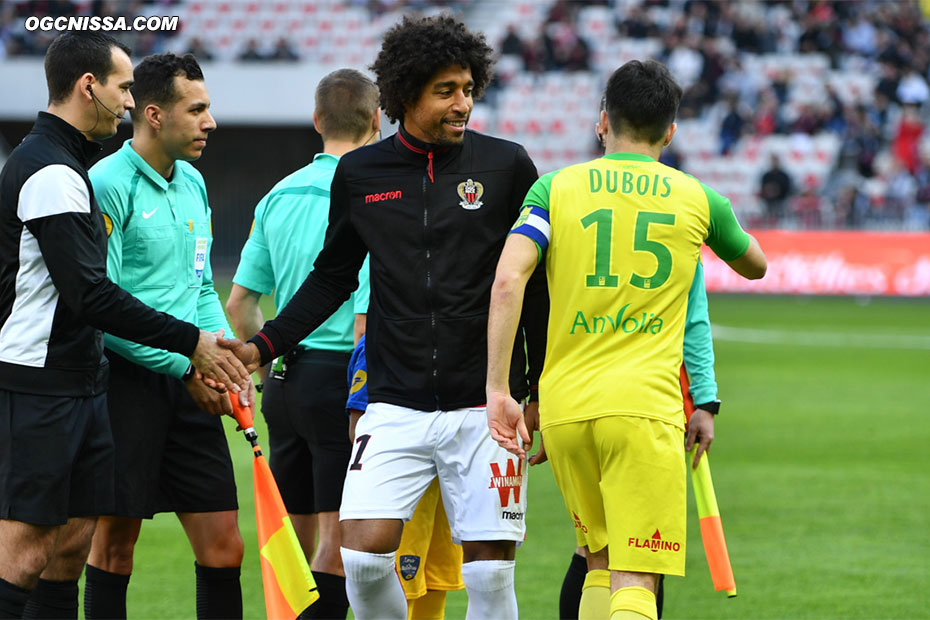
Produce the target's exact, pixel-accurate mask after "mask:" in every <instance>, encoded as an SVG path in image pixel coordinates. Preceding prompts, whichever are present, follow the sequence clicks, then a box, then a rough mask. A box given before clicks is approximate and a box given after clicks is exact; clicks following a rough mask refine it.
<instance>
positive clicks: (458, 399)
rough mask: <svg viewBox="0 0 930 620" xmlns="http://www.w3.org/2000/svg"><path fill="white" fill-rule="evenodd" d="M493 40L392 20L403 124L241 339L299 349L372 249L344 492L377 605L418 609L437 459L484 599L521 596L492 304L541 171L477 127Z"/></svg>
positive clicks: (539, 340) (338, 184) (387, 67)
mask: <svg viewBox="0 0 930 620" xmlns="http://www.w3.org/2000/svg"><path fill="white" fill-rule="evenodd" d="M491 53H492V52H491V50H490V48H489V47H488V46H487V45H486V43H485V41H484V37H483V36H481V35H476V34H473V33H471V32H469V31H468V30H467V29H466V28H465V26H464V25H462V24H461V23H459V22H457V21H456V20H454V19H453V18H451V17H448V16H443V17H436V18H427V19H421V20H409V19H405V20H404V21H403V22H402V23H401V24H400V25H398V26H395V27H394V28H393V29H391V30H390V31H389V32H388V33H387V35H386V36H385V40H384V42H383V44H382V48H381V52H380V54H379V56H378V59H377V60H376V62H375V64H374V65H373V69H374V71H375V73H376V74H377V82H378V87H379V89H380V91H381V104H382V107H383V108H384V110H385V112H386V114H387V115H388V117H390V118H391V119H392V120H394V119H397V120H400V121H401V126H400V128H399V130H398V132H397V133H396V134H395V135H393V136H392V137H390V138H387V139H385V140H382V141H381V142H379V143H377V144H374V145H372V146H369V147H364V148H361V149H358V150H356V151H353V152H351V153H348V154H346V155H344V156H343V157H342V159H341V160H340V162H339V165H338V167H337V169H336V174H335V178H334V180H333V185H332V195H331V212H330V224H329V229H328V231H327V235H326V244H325V246H324V248H323V250H322V252H321V253H320V255H319V257H318V258H317V261H316V263H315V265H314V270H313V272H311V274H310V275H309V277H308V278H307V280H306V282H305V283H304V284H303V286H302V287H301V288H300V289H299V290H298V292H297V294H296V295H295V296H294V298H293V299H292V300H291V302H290V303H289V304H288V305H287V307H286V308H285V309H284V310H283V311H282V312H281V313H280V314H279V315H278V317H277V318H276V319H274V320H273V321H270V322H268V323H266V324H265V326H264V328H263V329H262V330H261V331H260V332H259V333H258V334H257V335H256V336H255V337H253V338H252V339H250V340H249V344H248V345H238V344H235V343H234V344H232V345H231V346H234V347H237V349H236V350H237V354H239V355H240V358H241V359H243V361H244V362H246V363H247V366H248V365H249V363H250V362H251V365H252V366H256V365H257V363H258V362H259V361H260V362H261V363H262V364H265V363H267V362H268V361H270V360H271V359H272V358H274V357H276V356H278V355H282V354H284V353H285V352H287V350H288V349H289V348H290V347H291V346H293V345H294V344H295V343H296V342H298V341H299V340H300V339H301V338H303V337H304V335H305V334H307V333H309V332H310V331H311V330H312V329H314V328H315V327H316V326H317V325H319V324H320V323H321V322H322V321H323V320H324V319H325V318H326V317H327V316H329V314H330V313H331V312H333V311H334V310H335V309H336V308H337V307H338V306H339V305H340V304H341V303H342V302H343V301H344V300H345V299H346V298H347V297H348V296H349V294H350V293H351V291H352V290H354V288H355V287H356V285H357V283H356V275H355V274H356V273H357V272H358V269H359V267H360V266H361V264H362V261H363V259H364V258H365V254H366V252H370V256H371V260H370V267H371V301H370V305H369V314H368V331H367V341H368V345H367V348H368V373H369V374H368V390H369V396H370V402H371V405H370V406H369V409H368V412H367V413H366V414H365V415H364V416H363V417H362V418H361V420H360V421H359V422H358V427H357V428H356V435H355V436H356V448H355V452H354V455H353V460H352V462H351V464H350V466H349V472H348V475H347V477H346V486H345V489H344V492H343V498H342V507H341V509H340V519H341V521H342V540H343V549H342V557H343V563H344V566H345V572H346V589H347V593H348V595H349V601H350V604H351V606H352V609H353V612H354V613H355V616H356V618H360V619H361V620H364V619H365V618H371V617H379V618H385V617H397V618H401V617H406V613H407V612H406V605H405V600H404V594H403V591H402V589H401V587H400V584H399V583H398V582H397V578H396V576H395V575H394V559H393V557H394V551H395V550H396V549H397V545H398V542H399V539H400V533H401V528H402V521H406V520H408V519H409V518H410V515H411V514H412V511H413V507H414V506H415V504H416V502H417V501H418V500H419V498H420V496H421V495H422V494H423V491H425V489H426V487H427V486H428V485H429V483H430V482H431V481H432V479H433V478H435V477H437V476H438V477H439V481H440V488H441V489H442V494H443V499H444V500H445V503H446V508H447V511H448V513H449V518H450V521H451V525H452V533H453V538H455V539H456V540H457V541H458V540H461V541H462V543H463V550H464V561H465V563H464V565H463V569H462V574H463V580H464V582H465V585H466V588H467V590H468V595H469V616H470V617H471V616H474V617H482V618H512V617H516V614H517V606H516V598H515V596H514V590H513V557H514V543H515V542H517V541H520V540H522V539H523V535H524V527H523V525H524V513H525V505H526V493H525V478H526V472H525V470H524V467H525V464H524V463H521V462H517V461H516V460H514V459H512V458H510V457H509V455H507V454H506V453H501V452H499V450H498V448H499V447H498V446H496V443H495V442H494V441H493V440H491V439H490V435H489V434H488V430H487V420H486V416H485V412H484V403H485V402H486V399H485V375H486V364H487V317H488V308H489V303H490V291H491V284H492V281H493V279H494V271H495V267H496V262H497V259H498V257H499V255H500V251H501V249H502V248H503V244H504V240H505V238H506V236H507V233H508V231H509V230H510V228H511V226H512V225H513V223H514V222H515V221H516V220H517V218H518V215H519V210H520V206H521V204H522V200H523V198H524V196H525V195H526V192H527V190H528V188H529V187H530V185H531V184H532V183H533V182H534V181H535V179H536V178H537V173H536V168H535V167H534V165H533V163H532V161H531V160H530V158H529V156H528V155H527V154H526V151H525V150H524V149H523V147H521V146H520V145H518V144H514V143H512V142H507V141H505V140H500V139H497V138H492V137H489V136H485V135H481V134H478V133H474V132H471V131H466V130H465V125H466V123H467V120H468V116H469V114H470V113H471V109H472V106H473V103H472V98H473V96H479V95H480V94H481V92H482V91H483V89H484V87H485V86H486V85H487V83H488V79H489V77H490V68H491V61H490V58H491ZM541 275H542V274H540V276H541ZM536 282H537V287H536V288H535V289H534V290H532V291H530V292H529V293H528V295H527V298H526V304H525V306H524V310H525V311H524V315H523V318H524V326H525V331H526V334H527V336H528V338H529V343H528V345H529V352H530V357H531V360H530V361H531V364H530V366H531V372H530V381H531V382H532V383H535V380H536V378H537V377H538V372H539V369H540V367H541V362H542V356H543V353H544V348H545V342H544V341H545V323H546V314H547V311H548V299H547V297H546V291H545V281H544V278H543V277H539V278H537V280H536ZM523 350H524V349H523V342H522V339H521V338H518V340H517V342H516V343H515V353H516V355H515V356H514V367H513V372H512V378H513V383H512V387H513V392H514V395H515V396H516V397H517V398H522V397H524V396H526V395H527V393H528V391H529V387H530V386H529V385H528V383H527V379H526V367H525V363H526V358H525V357H524V355H523ZM477 425H484V428H478V426H477ZM492 444H493V445H492ZM521 491H522V493H521Z"/></svg>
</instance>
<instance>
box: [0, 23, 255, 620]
mask: <svg viewBox="0 0 930 620" xmlns="http://www.w3.org/2000/svg"><path fill="white" fill-rule="evenodd" d="M45 73H46V78H47V80H48V88H49V106H48V112H47V113H45V112H40V113H39V117H38V119H37V120H36V123H35V125H34V126H33V129H32V131H31V132H30V134H29V135H28V136H27V137H26V138H25V139H24V140H23V142H22V144H20V145H19V146H18V147H17V148H16V149H14V151H13V153H12V154H11V155H10V158H9V160H8V161H7V163H6V165H5V167H4V169H3V172H2V174H0V428H3V429H4V433H2V434H0V618H19V617H21V616H25V617H46V618H52V617H54V618H68V617H70V618H77V580H78V578H79V577H80V574H81V570H82V569H83V566H84V560H85V558H86V555H87V550H88V547H89V545H90V539H91V536H92V534H93V530H94V525H95V523H96V515H98V514H101V513H106V512H109V511H112V510H113V481H114V471H113V467H114V463H113V442H112V437H111V434H110V425H109V420H108V418H107V411H106V395H105V391H106V385H107V377H108V367H107V363H106V360H105V358H103V334H102V332H101V330H104V331H107V332H110V333H112V334H115V335H117V336H120V337H122V338H126V339H129V340H133V341H135V342H139V343H142V344H146V345H149V346H153V347H158V348H163V349H167V350H170V351H174V352H178V353H181V354H183V355H186V356H188V357H190V358H191V360H192V362H193V364H194V365H195V366H196V367H197V368H198V369H199V370H200V371H201V372H202V373H203V374H204V375H206V376H209V377H211V378H215V379H216V380H218V381H219V382H221V383H224V384H225V385H226V386H228V387H229V388H231V389H232V390H234V391H239V389H240V388H239V385H242V386H245V385H247V383H248V380H249V378H248V374H247V373H246V372H245V370H244V368H243V367H242V365H241V364H240V363H239V362H238V361H237V360H234V359H232V358H231V356H230V355H229V354H228V353H227V352H226V351H224V350H222V349H220V348H219V347H217V345H216V338H215V336H214V335H213V334H212V333H210V332H206V331H201V330H198V328H197V327H195V326H194V325H191V324H189V323H184V322H182V321H178V320H177V319H175V318H173V317H171V316H169V315H167V314H164V313H160V312H156V311H155V310H152V309H151V308H149V307H148V306H146V305H144V304H142V303H141V302H139V301H138V300H136V299H135V298H134V297H132V296H131V295H129V294H128V293H127V292H125V291H124V290H122V289H121V288H119V287H118V286H116V285H115V284H113V283H112V282H111V281H110V280H108V279H107V274H106V248H107V238H106V232H105V229H104V222H103V218H102V216H101V214H100V210H99V209H98V207H97V204H96V202H95V200H94V194H93V189H92V187H91V184H90V180H89V179H88V177H87V166H88V164H89V160H90V159H91V158H92V157H94V155H96V154H97V153H98V152H99V151H100V148H101V147H100V145H99V144H97V143H96V142H94V140H100V139H105V138H108V137H110V136H112V135H114V134H115V133H116V127H117V125H118V124H119V121H120V118H121V117H122V116H123V114H124V112H125V111H126V110H128V109H131V108H132V107H133V100H132V95H130V93H129V87H130V86H131V85H132V64H131V62H130V60H129V49H128V48H126V47H125V46H123V45H121V44H120V43H118V42H117V41H116V40H115V39H113V38H111V37H109V36H107V35H104V34H102V33H96V32H93V33H84V32H80V33H77V32H72V33H65V34H63V35H61V36H59V37H58V38H57V39H55V41H53V42H52V44H51V46H50V47H49V49H48V52H47V53H46V56H45ZM53 556H54V557H53ZM40 576H41V578H40ZM30 592H32V596H31V597H30ZM27 599H29V600H28V604H27Z"/></svg>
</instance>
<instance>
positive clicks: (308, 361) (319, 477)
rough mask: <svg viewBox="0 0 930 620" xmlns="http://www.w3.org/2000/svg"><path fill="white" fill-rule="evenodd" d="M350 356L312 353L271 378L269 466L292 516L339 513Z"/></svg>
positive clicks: (267, 393) (348, 449) (265, 397)
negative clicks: (282, 373)
mask: <svg viewBox="0 0 930 620" xmlns="http://www.w3.org/2000/svg"><path fill="white" fill-rule="evenodd" d="M350 357H351V355H350V354H348V353H340V352H338V351H321V350H309V351H304V352H303V353H301V354H299V355H298V356H297V358H296V359H295V360H294V361H292V362H290V363H289V364H288V367H287V374H286V377H285V378H284V379H274V378H272V377H270V376H269V377H268V379H267V380H266V381H265V389H264V391H263V392H262V413H264V415H265V421H266V422H267V423H268V448H269V450H268V461H269V465H270V466H271V471H272V473H273V474H274V477H275V481H277V483H278V489H280V491H281V497H282V498H283V499H284V505H285V506H286V507H287V511H288V512H290V513H292V514H312V513H316V512H331V511H337V510H339V504H340V503H341V502H342V486H343V483H344V482H345V476H346V468H347V467H348V466H349V457H350V456H351V453H352V445H351V444H350V443H349V418H348V415H347V414H346V399H348V397H349V388H348V379H347V378H346V373H347V372H348V368H349V358H350Z"/></svg>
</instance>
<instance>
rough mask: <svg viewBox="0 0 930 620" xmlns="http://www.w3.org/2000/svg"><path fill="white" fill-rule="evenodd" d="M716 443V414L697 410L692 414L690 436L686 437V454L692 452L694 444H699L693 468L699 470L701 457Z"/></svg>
mask: <svg viewBox="0 0 930 620" xmlns="http://www.w3.org/2000/svg"><path fill="white" fill-rule="evenodd" d="M713 441H714V414H712V413H711V412H709V411H704V410H703V409H695V410H694V413H692V414H691V421H690V422H688V434H687V436H686V437H685V452H691V448H693V447H694V443H695V442H697V444H698V448H697V450H696V451H695V452H694V462H693V463H691V467H692V468H694V469H697V466H698V462H699V461H700V460H701V455H702V454H704V453H705V452H708V451H709V450H710V444H711V443H712V442H713Z"/></svg>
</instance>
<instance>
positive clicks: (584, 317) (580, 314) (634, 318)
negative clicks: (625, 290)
mask: <svg viewBox="0 0 930 620" xmlns="http://www.w3.org/2000/svg"><path fill="white" fill-rule="evenodd" d="M629 307H630V304H625V305H624V306H623V307H622V308H620V309H619V310H618V311H617V314H616V315H613V316H612V315H609V314H607V315H604V316H592V315H589V314H585V312H584V310H579V311H577V312H576V313H575V318H574V321H573V322H572V327H571V330H569V333H570V334H576V333H578V334H604V333H607V334H616V333H618V332H619V333H621V334H658V333H659V332H661V331H662V325H663V321H662V317H659V316H656V315H655V314H653V313H651V312H645V311H644V312H642V313H641V314H636V315H630V316H626V311H627V309H628V308H629Z"/></svg>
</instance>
